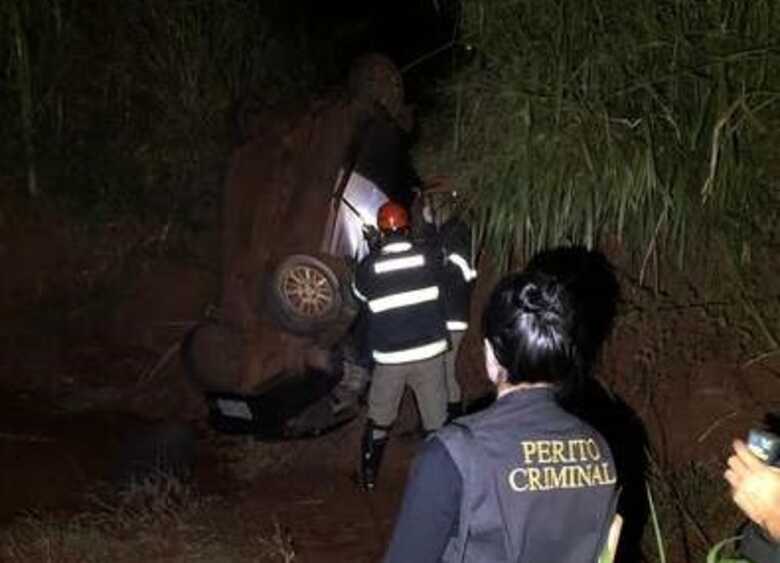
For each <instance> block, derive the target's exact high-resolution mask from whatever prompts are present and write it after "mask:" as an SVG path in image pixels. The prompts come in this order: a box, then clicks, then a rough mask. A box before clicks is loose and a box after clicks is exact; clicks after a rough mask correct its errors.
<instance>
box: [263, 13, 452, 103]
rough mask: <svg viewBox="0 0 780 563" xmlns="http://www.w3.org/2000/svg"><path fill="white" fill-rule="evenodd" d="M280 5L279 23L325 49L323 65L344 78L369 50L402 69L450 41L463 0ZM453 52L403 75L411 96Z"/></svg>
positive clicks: (443, 66) (439, 69)
mask: <svg viewBox="0 0 780 563" xmlns="http://www.w3.org/2000/svg"><path fill="white" fill-rule="evenodd" d="M277 1H278V2H279V3H278V4H277V7H276V10H275V12H276V14H277V17H278V18H279V22H278V23H279V24H280V25H283V26H285V27H289V29H290V30H295V32H297V33H300V32H303V33H304V34H305V35H306V36H307V37H308V38H309V40H310V41H311V42H312V43H313V44H315V45H325V46H327V49H325V50H324V52H321V55H322V56H323V57H326V59H325V60H323V61H320V62H322V63H323V65H324V66H325V65H327V66H329V67H330V68H335V69H337V71H338V72H340V73H341V74H342V75H343V73H344V72H345V71H346V69H347V68H348V67H349V63H350V62H351V60H352V59H354V58H355V57H356V56H358V55H360V54H362V53H365V52H369V51H377V52H381V53H384V54H386V55H388V56H389V57H390V58H391V59H393V60H394V61H395V63H396V64H397V65H398V66H399V67H404V66H406V65H408V64H409V63H411V62H413V61H416V60H418V59H419V58H421V57H424V56H425V55H426V54H428V53H432V52H434V51H435V50H436V49H438V48H440V47H441V46H443V45H445V44H447V43H449V42H450V41H451V40H452V38H453V29H454V25H455V16H454V12H455V6H456V5H457V3H458V1H459V0H363V1H362V2H358V1H355V0H328V1H325V0H297V1H291V0H277ZM437 8H438V9H437ZM315 51H317V52H320V51H319V50H317V49H315ZM449 54H450V53H449V52H448V51H444V52H442V53H441V54H439V55H438V56H435V57H431V58H430V59H427V60H426V61H425V62H424V63H423V64H420V65H418V66H415V67H414V69H413V70H412V71H410V72H409V73H407V74H406V75H405V76H404V78H405V82H406V86H407V92H408V93H409V95H410V96H411V97H416V96H415V93H417V94H420V90H422V89H424V87H425V83H426V82H427V81H430V79H431V78H432V77H433V76H434V75H435V74H439V72H440V71H442V70H443V69H444V68H447V66H448V65H447V64H446V62H447V61H448V60H449V58H448V56H449ZM418 101H420V100H418Z"/></svg>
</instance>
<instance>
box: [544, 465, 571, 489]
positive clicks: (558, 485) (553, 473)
mask: <svg viewBox="0 0 780 563" xmlns="http://www.w3.org/2000/svg"><path fill="white" fill-rule="evenodd" d="M542 471H543V472H544V482H545V483H546V484H547V488H548V489H565V488H566V478H565V477H566V472H565V471H563V470H561V471H558V470H557V469H556V468H555V467H550V466H547V467H545V468H544V469H543V470H542Z"/></svg>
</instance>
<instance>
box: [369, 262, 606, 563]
mask: <svg viewBox="0 0 780 563" xmlns="http://www.w3.org/2000/svg"><path fill="white" fill-rule="evenodd" d="M574 305H575V304H574V303H573V300H572V296H571V295H570V294H569V292H568V290H567V289H566V288H565V286H564V285H563V284H562V283H561V282H560V281H559V280H557V279H556V278H555V277H552V276H550V275H548V274H545V273H542V272H538V271H529V272H526V273H519V274H518V273H516V274H510V275H508V276H506V277H505V278H503V279H502V280H501V281H500V282H499V283H498V285H497V286H496V287H495V289H494V290H493V292H492V293H491V295H490V298H489V300H488V302H487V305H486V307H485V309H484V311H483V317H482V329H483V336H484V351H485V368H486V372H487V376H488V378H489V379H490V380H491V382H492V383H493V384H494V385H495V387H496V400H495V401H494V402H493V403H492V404H491V405H490V406H489V407H487V408H486V409H485V410H483V411H481V412H478V413H476V414H472V415H469V416H465V417H462V418H459V419H457V420H456V421H455V422H454V423H452V424H450V425H448V426H446V427H444V428H443V429H441V430H439V431H438V432H436V433H435V434H433V435H432V436H431V437H430V438H429V439H428V440H427V441H426V443H425V445H424V448H423V450H422V451H421V452H420V454H419V456H418V458H417V459H416V460H415V462H414V464H413V467H412V470H411V472H410V476H409V480H408V483H407V487H406V491H405V494H404V499H403V503H402V506H401V510H400V514H399V517H398V520H397V522H396V526H395V530H394V532H393V536H392V538H391V540H390V544H389V546H388V549H387V552H386V554H385V559H384V561H385V563H396V562H401V561H404V562H406V561H415V562H416V563H426V562H431V563H433V562H439V561H442V562H454V561H458V562H484V561H491V562H496V563H498V562H504V561H506V562H509V561H511V562H529V563H539V562H541V561H554V562H555V563H584V562H595V561H597V560H598V559H599V557H600V556H601V554H602V552H604V551H605V550H606V548H609V550H608V551H609V552H611V553H614V551H615V544H616V543H617V536H618V535H619V528H620V522H621V520H620V517H619V516H617V515H616V512H615V506H616V503H617V496H618V495H617V490H616V483H617V476H616V473H615V465H614V462H613V459H612V454H611V452H610V450H609V447H608V446H607V444H606V442H605V440H604V438H603V437H602V436H601V435H600V434H599V433H598V432H596V430H594V429H593V428H592V427H591V426H589V425H588V424H586V423H585V422H583V421H582V420H580V419H579V418H577V417H575V416H574V415H572V414H570V413H569V412H567V411H566V410H564V409H563V408H562V407H561V406H560V405H559V403H558V398H559V397H562V396H564V395H566V393H567V392H568V391H569V389H570V388H571V387H572V386H573V385H576V384H577V382H578V378H579V377H580V375H581V373H582V371H583V365H582V360H581V354H580V351H579V350H578V346H577V343H576V334H577V330H576V329H577V326H576V323H577V321H578V319H577V318H576V316H575V314H574V312H575V306H574ZM608 540H609V541H608Z"/></svg>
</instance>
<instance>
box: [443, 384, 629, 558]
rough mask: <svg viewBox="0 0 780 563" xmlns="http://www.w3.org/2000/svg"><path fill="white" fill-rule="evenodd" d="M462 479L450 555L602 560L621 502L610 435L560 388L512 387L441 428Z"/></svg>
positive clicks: (460, 556)
mask: <svg viewBox="0 0 780 563" xmlns="http://www.w3.org/2000/svg"><path fill="white" fill-rule="evenodd" d="M436 436H437V438H438V439H439V440H441V441H442V443H443V444H444V446H445V447H446V448H447V450H448V452H449V453H450V456H451V457H452V459H453V461H454V462H455V465H456V466H457V467H458V471H459V472H460V474H461V476H462V478H463V496H462V503H461V508H460V520H459V523H458V534H457V536H456V537H455V538H453V539H452V540H451V541H450V543H449V544H448V546H447V549H446V551H445V554H444V556H443V558H442V561H444V562H446V563H453V562H458V563H461V562H470V563H471V562H474V563H477V562H485V563H487V562H491V563H502V562H513V563H515V562H516V563H543V562H550V563H587V562H595V561H596V560H597V559H598V556H599V555H600V553H601V550H602V548H603V546H604V544H605V542H606V537H607V533H608V531H609V527H610V525H611V523H612V518H613V516H614V513H615V505H616V500H617V493H616V482H617V475H616V474H615V465H614V462H613V459H612V454H611V452H610V450H609V447H608V446H607V444H606V442H605V441H604V439H603V438H602V437H601V435H600V434H598V433H597V432H596V431H595V430H594V429H593V428H591V427H590V426H588V425H587V424H586V423H584V422H583V421H581V420H580V419H578V418H576V417H574V416H573V415H571V414H569V413H567V412H566V411H564V410H563V409H561V408H560V407H559V406H558V404H557V403H556V402H555V398H554V392H553V390H552V389H551V388H533V389H527V390H522V391H515V392H511V393H509V394H507V395H505V396H503V397H501V398H499V399H498V400H497V401H496V402H495V403H494V404H493V405H491V406H490V407H488V408H487V409H486V410H484V411H482V412H480V413H477V414H475V415H471V416H467V417H463V418H460V419H458V420H457V421H456V423H455V424H451V425H449V426H447V427H445V428H443V429H442V430H440V431H439V432H438V433H437V434H436Z"/></svg>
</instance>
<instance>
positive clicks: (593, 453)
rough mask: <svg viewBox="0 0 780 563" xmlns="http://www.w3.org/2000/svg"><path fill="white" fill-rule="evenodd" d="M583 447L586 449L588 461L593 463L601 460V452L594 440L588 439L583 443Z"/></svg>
mask: <svg viewBox="0 0 780 563" xmlns="http://www.w3.org/2000/svg"><path fill="white" fill-rule="evenodd" d="M585 447H586V448H587V449H588V455H589V456H590V459H592V460H593V461H598V460H600V459H601V450H600V449H599V446H598V444H597V443H596V440H594V439H593V438H590V439H589V440H587V441H586V442H585Z"/></svg>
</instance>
